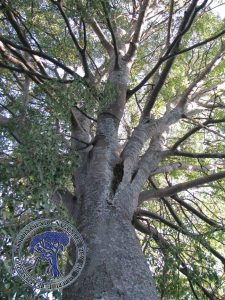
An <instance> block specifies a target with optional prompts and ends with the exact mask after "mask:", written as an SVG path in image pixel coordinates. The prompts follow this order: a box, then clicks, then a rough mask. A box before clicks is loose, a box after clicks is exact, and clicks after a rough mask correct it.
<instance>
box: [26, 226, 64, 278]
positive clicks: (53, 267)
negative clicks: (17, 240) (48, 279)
mask: <svg viewBox="0 0 225 300" xmlns="http://www.w3.org/2000/svg"><path fill="white" fill-rule="evenodd" d="M68 243H69V238H68V236H67V234H65V233H64V232H57V231H56V232H54V231H53V232H52V231H46V232H44V233H41V234H38V235H35V236H34V237H33V239H32V240H31V243H30V253H32V254H33V253H38V254H39V256H38V257H37V258H36V259H35V265H36V264H37V262H38V261H40V260H42V261H47V262H48V263H49V264H50V266H49V268H48V273H51V274H52V275H53V277H59V276H60V275H61V274H60V271H59V269H58V263H57V254H58V252H59V251H63V250H64V246H67V244H68Z"/></svg>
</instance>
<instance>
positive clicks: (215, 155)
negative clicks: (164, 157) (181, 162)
mask: <svg viewBox="0 0 225 300" xmlns="http://www.w3.org/2000/svg"><path fill="white" fill-rule="evenodd" d="M169 152H170V154H169V155H170V156H184V157H191V158H225V153H192V152H183V151H178V150H174V151H169Z"/></svg>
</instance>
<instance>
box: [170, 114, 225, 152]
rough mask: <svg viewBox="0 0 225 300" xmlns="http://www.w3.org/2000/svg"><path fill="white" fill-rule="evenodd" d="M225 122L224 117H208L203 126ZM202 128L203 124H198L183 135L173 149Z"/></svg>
mask: <svg viewBox="0 0 225 300" xmlns="http://www.w3.org/2000/svg"><path fill="white" fill-rule="evenodd" d="M223 122H225V118H222V119H217V120H216V119H208V120H206V121H205V122H204V123H202V125H203V126H207V125H209V124H217V123H223ZM200 129H202V126H201V125H198V126H196V127H194V128H192V129H191V130H189V131H188V132H187V133H186V134H185V135H184V136H182V137H181V138H180V139H179V140H178V141H177V142H176V143H175V144H174V145H173V146H172V148H171V150H176V149H177V148H178V147H179V146H180V144H182V143H183V142H184V141H185V140H187V139H188V138H189V137H191V136H192V135H193V134H195V133H196V132H198V131H199V130H200Z"/></svg>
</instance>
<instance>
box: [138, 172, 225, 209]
mask: <svg viewBox="0 0 225 300" xmlns="http://www.w3.org/2000/svg"><path fill="white" fill-rule="evenodd" d="M224 177H225V171H223V172H218V173H215V174H211V175H207V176H203V177H200V178H197V179H194V180H191V181H187V182H183V183H178V184H175V185H173V186H171V187H166V188H162V189H158V190H149V191H144V192H142V193H141V194H140V196H139V204H141V203H143V202H144V201H149V200H151V199H153V198H161V197H168V196H171V195H174V194H177V193H179V192H182V191H185V190H187V189H190V188H193V187H197V186H200V185H203V184H205V183H209V182H213V181H216V180H219V179H222V178H224Z"/></svg>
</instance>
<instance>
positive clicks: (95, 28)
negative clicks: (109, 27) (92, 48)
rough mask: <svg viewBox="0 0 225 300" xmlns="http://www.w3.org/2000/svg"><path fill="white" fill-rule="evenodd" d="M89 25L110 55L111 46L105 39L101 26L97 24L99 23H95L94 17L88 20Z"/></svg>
mask: <svg viewBox="0 0 225 300" xmlns="http://www.w3.org/2000/svg"><path fill="white" fill-rule="evenodd" d="M90 25H91V27H92V29H93V31H94V32H95V34H96V35H97V36H98V38H99V40H100V42H101V44H102V46H103V47H104V48H105V49H106V51H107V52H108V54H109V55H111V53H112V51H113V46H112V45H111V43H110V42H109V41H108V40H107V38H106V37H105V35H104V33H103V31H102V29H101V27H100V26H99V24H98V23H97V21H96V20H95V19H94V18H93V19H91V20H90Z"/></svg>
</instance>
